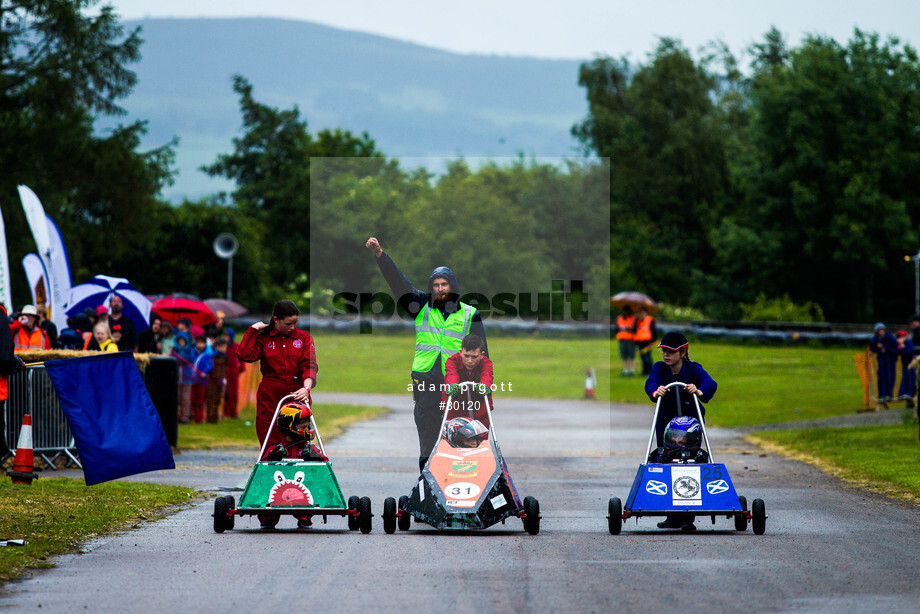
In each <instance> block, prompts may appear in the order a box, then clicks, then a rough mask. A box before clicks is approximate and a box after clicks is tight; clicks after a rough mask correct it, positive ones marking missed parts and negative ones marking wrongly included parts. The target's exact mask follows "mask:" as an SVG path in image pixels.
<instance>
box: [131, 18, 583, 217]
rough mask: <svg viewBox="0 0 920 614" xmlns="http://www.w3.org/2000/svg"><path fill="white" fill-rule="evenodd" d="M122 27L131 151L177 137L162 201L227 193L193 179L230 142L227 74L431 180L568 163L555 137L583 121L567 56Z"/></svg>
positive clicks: (289, 34) (234, 120)
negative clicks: (472, 163) (486, 162)
mask: <svg viewBox="0 0 920 614" xmlns="http://www.w3.org/2000/svg"><path fill="white" fill-rule="evenodd" d="M125 25H126V27H127V28H133V27H135V26H137V25H140V26H141V27H142V38H143V39H144V41H145V42H144V44H143V46H142V48H141V53H142V55H143V59H142V60H141V61H140V62H139V63H137V64H134V65H132V69H133V70H135V72H136V73H137V76H138V85H137V87H136V88H135V90H134V92H133V93H132V95H131V96H130V97H129V98H128V99H126V100H125V101H123V106H124V107H125V108H126V109H127V110H128V112H129V119H144V120H148V121H149V125H148V128H149V132H148V135H147V138H146V139H145V141H144V146H145V147H154V146H159V145H162V144H164V143H166V142H167V141H169V140H170V139H171V138H172V137H173V136H178V137H180V139H181V143H180V145H179V148H178V150H177V154H178V155H177V167H178V169H179V171H180V174H179V177H178V178H177V182H176V185H174V186H173V187H171V188H169V189H167V190H166V193H165V196H166V197H167V198H169V199H171V200H174V201H177V200H180V199H181V198H182V197H183V196H187V197H189V198H198V197H201V196H203V195H205V194H210V193H214V192H217V191H219V190H222V189H227V188H228V187H229V184H228V183H227V182H224V181H219V180H215V179H212V178H209V177H207V176H206V175H204V174H203V173H201V172H200V171H198V170H197V169H198V167H199V166H201V165H202V164H209V163H211V162H213V161H214V159H215V157H216V156H217V154H219V153H226V152H229V151H231V147H232V143H231V139H232V138H233V137H234V136H237V135H238V134H239V133H240V112H239V107H238V98H237V96H236V94H235V93H234V92H233V90H232V81H231V78H232V76H233V75H234V74H236V73H239V74H241V75H243V76H244V77H246V78H247V79H248V80H249V81H250V83H252V85H253V87H254V96H255V98H256V100H258V101H259V102H262V103H265V104H268V105H271V106H274V107H278V108H289V107H291V106H293V105H294V104H296V105H297V106H298V107H299V109H300V112H301V117H302V118H303V119H305V120H306V121H307V123H308V127H309V129H310V131H311V132H316V131H318V130H320V129H322V128H342V129H346V130H351V131H352V132H355V133H360V132H363V131H367V132H368V134H369V135H370V136H371V138H373V139H374V140H375V141H376V143H377V146H378V148H379V149H380V150H381V151H383V152H384V153H385V154H386V155H388V156H391V157H397V158H401V159H403V160H404V165H405V166H407V167H409V166H415V165H417V164H424V165H425V166H427V167H429V168H431V169H433V170H439V169H437V168H436V167H437V165H438V160H436V158H438V157H441V156H447V157H450V158H456V157H459V156H463V157H465V158H474V157H478V156H488V157H502V156H517V155H518V154H519V153H521V152H523V153H524V154H525V155H527V156H531V155H533V156H541V157H542V156H550V157H558V156H570V155H572V154H573V153H575V151H576V149H575V148H576V145H577V143H576V142H575V140H574V139H573V138H572V137H571V136H570V134H569V129H570V128H571V126H572V125H573V124H574V123H576V122H578V121H580V120H581V119H582V118H583V117H584V116H585V114H586V113H587V103H586V101H585V92H584V90H583V89H582V88H580V87H578V67H579V64H580V62H578V61H574V60H544V59H533V58H520V57H504V56H482V55H460V54H455V53H450V52H446V51H441V50H437V49H432V48H428V47H422V46H419V45H415V44H411V43H405V42H400V41H396V40H393V39H388V38H384V37H381V36H374V35H370V34H362V33H357V32H350V31H345V30H339V29H335V28H331V27H326V26H321V25H317V24H314V23H308V22H301V21H289V20H282V19H145V20H141V21H129V22H126V23H125ZM121 121H125V120H124V119H122V120H121ZM416 157H417V158H421V159H422V160H410V159H409V158H416Z"/></svg>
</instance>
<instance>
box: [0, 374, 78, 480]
mask: <svg viewBox="0 0 920 614" xmlns="http://www.w3.org/2000/svg"><path fill="white" fill-rule="evenodd" d="M4 411H5V414H6V415H5V416H4V418H5V419H4V425H5V431H6V432H4V433H3V437H4V438H5V440H6V445H7V448H9V450H10V452H11V453H15V451H16V446H17V445H19V432H20V430H21V429H22V417H23V416H24V415H25V414H31V415H32V449H33V452H34V454H35V457H36V458H40V459H42V460H43V461H44V462H45V464H46V465H47V466H48V467H50V468H51V469H57V468H58V467H57V466H56V465H55V461H57V460H58V459H60V458H63V459H64V466H65V467H67V466H72V465H76V466H77V467H79V468H80V469H82V468H83V466H82V465H81V464H80V460H79V458H78V456H77V447H76V445H75V444H74V439H73V433H71V431H70V425H69V424H68V423H67V418H66V417H65V416H64V411H63V410H62V409H61V404H60V402H59V401H58V398H57V394H56V393H55V392H54V386H52V385H51V379H50V378H49V377H48V372H47V371H45V367H44V365H36V366H32V367H27V368H26V369H25V370H24V371H21V372H19V373H17V374H16V375H13V376H11V377H10V398H9V399H8V400H7V402H6V408H5V410H4Z"/></svg>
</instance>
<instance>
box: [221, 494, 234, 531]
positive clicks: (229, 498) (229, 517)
mask: <svg viewBox="0 0 920 614" xmlns="http://www.w3.org/2000/svg"><path fill="white" fill-rule="evenodd" d="M224 499H226V500H227V505H229V506H230V509H231V510H232V509H236V499H234V498H233V495H227V496H226V497H224ZM235 524H236V516H235V515H233V514H228V515H227V528H228V529H232V528H233V527H234V525H235Z"/></svg>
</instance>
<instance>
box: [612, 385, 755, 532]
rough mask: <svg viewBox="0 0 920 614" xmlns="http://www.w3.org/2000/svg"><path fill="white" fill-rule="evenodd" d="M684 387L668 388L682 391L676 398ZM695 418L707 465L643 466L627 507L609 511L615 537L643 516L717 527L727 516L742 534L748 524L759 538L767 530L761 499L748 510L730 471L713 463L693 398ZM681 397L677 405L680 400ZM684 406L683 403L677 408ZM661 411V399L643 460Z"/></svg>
mask: <svg viewBox="0 0 920 614" xmlns="http://www.w3.org/2000/svg"><path fill="white" fill-rule="evenodd" d="M685 386H686V384H684V383H683V382H674V383H671V384H668V386H667V388H672V387H678V389H677V390H675V393H676V394H678V395H680V390H681V389H683V387H685ZM692 396H693V400H694V403H695V406H696V413H697V417H698V419H699V421H700V426H701V427H702V431H703V439H704V441H705V444H706V451H707V452H708V453H709V462H708V463H667V464H662V463H647V464H646V463H643V464H641V465H639V471H638V473H636V479H635V480H634V481H633V485H632V488H631V489H630V491H629V497H627V499H626V505H623V504H622V503H621V502H620V499H619V498H617V497H612V498H611V499H610V502H609V503H608V506H607V512H608V514H607V523H608V527H609V529H610V534H611V535H619V533H620V530H621V529H622V528H623V521H624V520H626V519H627V518H631V517H635V518H639V517H641V516H670V517H676V518H679V519H681V520H685V519H688V518H689V519H691V520H692V519H694V518H696V517H697V516H710V517H711V518H712V523H713V524H715V522H716V516H725V517H726V518H729V519H732V518H734V520H735V529H736V530H738V531H744V530H746V529H747V526H748V521H750V522H751V527H752V529H753V530H754V533H755V534H757V535H763V533H764V531H765V530H766V520H767V513H766V508H765V506H764V502H763V499H754V500H753V501H752V502H751V509H750V510H748V506H747V499H746V498H744V497H742V496H739V495H738V493H736V492H735V487H734V486H733V485H732V481H731V478H730V477H729V475H728V469H726V468H725V465H723V464H721V463H714V462H712V461H713V458H712V448H711V447H710V445H709V437H708V435H707V434H706V425H705V423H704V421H703V412H702V411H700V404H699V401H698V400H697V398H696V395H692ZM679 400H680V399H679V396H678V401H679ZM678 407H680V403H678ZM660 409H661V397H659V398H658V402H657V403H656V404H655V417H654V418H653V419H652V432H651V434H650V435H649V439H648V448H647V449H646V451H645V456H644V457H643V461H645V459H648V458H649V455H650V453H651V451H652V438H653V437H654V436H655V423H656V422H657V420H658V411H659V410H660Z"/></svg>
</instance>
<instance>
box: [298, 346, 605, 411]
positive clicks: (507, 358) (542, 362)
mask: <svg viewBox="0 0 920 614" xmlns="http://www.w3.org/2000/svg"><path fill="white" fill-rule="evenodd" d="M488 342H489V357H490V358H491V359H492V362H493V363H494V364H495V382H496V384H498V385H499V389H498V390H496V392H495V398H496V403H499V402H500V399H501V398H502V397H503V396H512V395H513V396H517V397H523V398H542V399H578V398H581V397H582V396H583V395H584V391H585V374H586V372H587V370H588V369H589V368H593V369H594V370H595V374H596V376H597V380H598V381H597V386H596V389H595V392H596V394H597V398H598V399H599V400H601V401H607V400H609V399H610V385H609V377H610V374H609V369H608V368H607V366H608V365H609V363H610V351H609V348H608V342H607V340H605V339H597V340H595V339H541V338H538V337H494V338H493V337H489V338H488ZM414 346H415V338H414V335H412V334H410V333H407V334H406V335H389V334H370V335H357V334H354V335H343V334H334V333H322V335H320V336H319V337H318V338H317V339H316V360H317V362H318V363H319V365H320V382H321V386H322V390H324V391H325V390H328V391H333V392H369V393H375V394H381V393H382V394H404V395H406V396H407V397H408V395H409V389H408V388H407V386H408V385H409V384H410V382H411V380H410V379H409V373H410V371H411V366H412V357H413V351H414ZM502 382H504V383H505V391H504V392H503V391H502V390H501V389H500V386H501V383H502ZM509 387H510V390H509ZM321 426H322V425H321Z"/></svg>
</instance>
